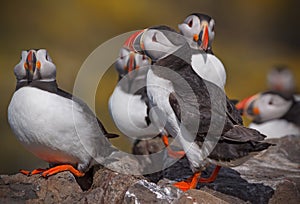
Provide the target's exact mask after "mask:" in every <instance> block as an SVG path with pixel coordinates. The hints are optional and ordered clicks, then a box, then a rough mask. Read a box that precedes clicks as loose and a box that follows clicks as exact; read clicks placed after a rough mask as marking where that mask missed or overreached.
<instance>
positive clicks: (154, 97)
mask: <svg viewBox="0 0 300 204" xmlns="http://www.w3.org/2000/svg"><path fill="white" fill-rule="evenodd" d="M138 41H139V43H135V44H136V45H141V46H140V47H139V50H140V52H143V53H146V55H147V56H149V57H150V58H151V59H155V63H154V66H152V67H151V68H150V69H149V71H148V74H147V95H148V98H149V104H150V106H151V108H155V109H156V110H157V111H160V114H163V115H165V116H166V119H167V122H166V126H165V129H166V130H167V131H168V133H169V134H170V135H172V136H173V137H176V139H177V138H178V140H179V142H180V143H181V145H182V147H183V150H184V152H185V153H186V156H187V158H188V160H189V162H190V166H191V169H192V170H193V172H194V173H195V174H194V176H193V177H192V178H191V180H189V181H186V182H185V181H182V182H178V183H176V184H175V186H176V187H178V188H180V189H182V190H188V189H190V188H195V187H196V185H197V183H198V181H199V177H200V176H201V171H203V169H204V168H205V167H206V166H207V165H208V163H212V164H215V165H219V166H227V167H228V166H236V165H239V164H241V163H242V162H244V161H246V160H247V159H248V158H249V157H250V156H252V155H254V154H257V153H259V152H260V151H262V150H265V149H267V148H268V147H269V146H270V144H269V143H265V142H263V140H264V138H265V136H264V135H262V134H260V133H259V132H258V131H256V130H253V129H249V128H246V127H244V126H242V125H241V117H240V114H239V112H238V111H237V110H236V109H235V108H234V105H233V104H231V102H230V101H229V100H228V98H227V97H226V95H225V93H224V91H223V89H222V88H220V87H219V86H218V85H216V84H214V83H212V82H210V81H208V80H206V79H203V78H202V77H201V76H200V75H199V74H198V73H197V72H196V71H195V70H194V68H193V67H192V66H191V63H190V61H191V57H192V54H193V52H194V51H191V48H190V45H189V44H188V43H186V40H185V39H184V38H183V37H182V36H181V35H178V34H177V33H175V32H174V30H173V29H171V28H169V27H167V26H156V27H151V28H148V29H146V30H144V31H143V34H142V36H141V37H140V38H139V39H138ZM199 52H200V51H199ZM202 57H203V58H204V61H203V62H204V63H205V62H207V60H205V59H208V58H207V54H206V53H203V52H202ZM228 107H230V108H228ZM216 123H217V124H216ZM222 123H223V124H224V127H223V126H222ZM210 125H212V127H210ZM214 125H217V126H214ZM213 126H214V127H213ZM220 126H222V127H221V128H220ZM207 136H208V137H207ZM213 143H214V144H213ZM214 145H215V146H214Z"/></svg>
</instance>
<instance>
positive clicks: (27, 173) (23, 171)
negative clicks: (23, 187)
mask: <svg viewBox="0 0 300 204" xmlns="http://www.w3.org/2000/svg"><path fill="white" fill-rule="evenodd" d="M44 171H46V169H34V170H33V171H26V170H23V169H21V170H20V173H22V174H24V175H27V176H31V175H35V174H40V173H42V172H44Z"/></svg>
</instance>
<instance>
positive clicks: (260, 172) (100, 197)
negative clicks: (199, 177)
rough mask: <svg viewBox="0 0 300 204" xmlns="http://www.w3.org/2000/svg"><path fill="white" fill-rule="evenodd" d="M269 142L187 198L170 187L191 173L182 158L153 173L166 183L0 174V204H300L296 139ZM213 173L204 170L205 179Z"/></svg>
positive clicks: (113, 176) (99, 175)
mask: <svg viewBox="0 0 300 204" xmlns="http://www.w3.org/2000/svg"><path fill="white" fill-rule="evenodd" d="M272 142H274V143H276V144H277V145H276V146H274V147H272V148H271V149H269V150H268V151H266V152H265V153H263V154H262V155H260V156H259V157H256V158H252V159H250V160H249V161H247V162H246V163H245V164H243V165H241V166H239V167H237V168H234V169H229V168H222V169H221V171H220V174H219V176H218V177H217V179H216V181H215V182H213V183H210V184H199V185H198V190H190V191H187V192H185V193H183V192H182V191H180V190H178V189H176V188H175V187H173V186H172V185H170V183H172V182H174V180H182V179H184V178H186V177H188V176H190V174H191V172H190V170H189V167H188V164H187V161H186V159H182V160H180V161H179V162H177V163H176V164H175V165H173V166H172V167H170V168H168V169H166V170H164V171H162V172H160V173H159V174H155V175H158V176H159V177H163V178H164V179H160V178H159V179H156V180H160V181H159V182H158V184H155V183H151V182H149V181H148V180H147V179H146V178H145V177H142V176H132V175H126V174H121V173H117V172H114V171H111V170H109V169H106V168H103V167H101V166H96V167H94V169H92V170H91V172H90V173H88V174H87V177H86V178H81V179H75V178H74V176H73V175H72V174H71V173H69V172H63V173H59V174H57V175H54V176H51V177H49V178H48V179H45V178H42V177H41V176H39V175H34V176H30V177H28V176H25V175H22V174H15V175H1V176H0V203H233V204H235V203H272V204H273V203H284V204H285V203H300V168H299V161H300V160H299V158H300V154H299V148H298V147H299V144H300V137H293V136H289V137H284V138H281V139H277V140H272ZM122 161H124V162H125V163H126V162H129V160H126V159H120V160H119V161H118V162H117V163H116V164H113V165H117V166H120V167H122V166H123V167H122V168H126V165H125V164H124V165H122V163H120V162H122ZM132 162H134V161H132ZM172 168H173V170H172ZM211 170H212V167H210V168H208V170H207V171H205V172H203V175H204V176H205V175H206V174H209V173H210V171H211ZM167 177H168V178H169V179H172V180H173V181H170V180H168V179H167ZM78 183H80V185H79V184H78ZM82 189H85V190H82Z"/></svg>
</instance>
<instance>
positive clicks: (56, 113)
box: [8, 49, 117, 177]
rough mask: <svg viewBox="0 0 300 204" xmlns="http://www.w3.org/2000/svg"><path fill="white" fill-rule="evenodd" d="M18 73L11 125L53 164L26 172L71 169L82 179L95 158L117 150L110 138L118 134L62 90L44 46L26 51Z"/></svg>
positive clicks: (44, 173) (45, 174) (46, 173)
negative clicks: (107, 129) (110, 131)
mask: <svg viewBox="0 0 300 204" xmlns="http://www.w3.org/2000/svg"><path fill="white" fill-rule="evenodd" d="M14 72H15V75H16V78H17V90H16V91H15V93H14V94H13V96H12V99H11V102H10V104H9V107H8V121H9V124H10V126H11V128H12V130H13V132H14V134H15V135H16V137H17V138H18V140H19V141H20V142H21V143H22V145H23V146H24V147H25V148H26V149H27V150H28V151H30V152H31V153H33V154H34V155H35V156H37V157H38V158H40V159H42V160H44V161H46V162H49V163H50V167H51V168H49V169H36V170H33V171H31V172H29V171H25V170H21V173H23V174H26V175H33V174H40V173H41V174H42V176H43V177H48V176H51V175H53V174H56V173H58V172H61V171H70V172H72V173H73V174H74V175H75V176H78V177H80V176H83V175H84V173H85V172H86V171H87V170H88V169H89V168H90V167H91V165H92V164H93V163H94V162H95V160H94V159H97V161H102V160H104V158H105V157H106V156H108V155H110V154H111V153H112V152H111V149H110V148H109V147H108V144H110V143H109V142H108V141H107V139H106V137H108V138H111V137H116V136H117V135H113V134H108V133H107V132H106V130H105V129H104V127H103V125H102V124H101V122H100V121H99V120H98V119H97V118H96V116H95V115H94V113H93V112H92V110H91V109H90V108H89V107H88V106H87V105H86V104H85V103H84V102H83V101H81V100H80V99H79V98H76V97H74V96H72V95H71V94H69V93H67V92H65V91H63V90H61V89H59V88H58V86H57V83H56V66H55V64H54V63H53V62H52V60H51V58H50V56H49V54H48V52H47V51H46V50H45V49H38V50H33V49H31V50H29V51H23V52H22V58H21V62H20V63H19V64H18V65H17V66H16V67H15V70H14Z"/></svg>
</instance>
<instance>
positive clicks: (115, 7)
mask: <svg viewBox="0 0 300 204" xmlns="http://www.w3.org/2000/svg"><path fill="white" fill-rule="evenodd" d="M299 8H300V1H296V0H294V1H293V0H285V1H283V0H264V1H261V0H252V1H240V0H226V1H225V0H209V1H208V0H185V1H174V0H164V1H155V0H151V1H150V0H148V1H141V0H127V1H123V2H122V3H121V2H120V1H117V0H110V1H99V0H89V1H80V0H64V1H50V0H44V1H34V0H27V1H16V0H10V1H9V3H3V2H2V3H1V6H0V25H1V27H0V83H1V85H0V90H1V92H0V97H1V103H0V116H1V118H0V119H1V121H0V132H1V135H0V138H1V139H0V174H3V173H9V174H10V173H15V172H17V171H18V170H19V169H20V168H24V169H33V168H37V167H45V166H46V164H45V163H44V162H43V161H41V160H39V159H37V158H35V157H34V156H33V155H31V154H30V153H29V152H27V151H26V150H25V149H24V148H23V147H22V146H21V144H19V142H18V141H17V139H16V138H15V137H14V135H13V134H12V132H11V130H10V127H9V125H8V122H7V107H8V104H9V102H10V98H11V96H12V95H13V92H14V89H15V83H16V80H15V77H14V74H13V68H14V66H15V65H16V64H17V63H18V62H19V59H20V53H21V50H24V49H29V48H46V49H47V50H48V51H49V53H50V56H51V57H52V59H53V61H54V62H55V64H56V65H57V69H58V70H57V79H58V83H59V85H60V87H61V88H63V89H65V90H67V91H69V92H71V91H72V89H73V84H74V80H75V77H76V74H77V72H78V70H79V69H80V66H81V65H82V63H83V62H84V60H85V59H86V58H87V57H88V56H89V54H90V53H91V52H92V51H93V50H94V49H95V48H97V47H98V46H99V45H100V44H101V43H103V42H105V41H106V40H108V39H110V38H112V37H115V36H117V35H119V34H122V33H125V32H129V31H132V30H137V29H142V28H145V27H149V26H152V25H158V24H166V25H169V26H171V27H174V28H176V29H177V25H178V23H180V22H182V21H183V20H184V19H185V17H186V16H187V15H189V14H190V13H192V12H204V13H207V14H209V15H211V16H212V17H213V18H214V19H215V21H216V28H215V31H216V38H215V42H214V44H213V47H214V53H215V55H217V56H218V57H219V58H220V59H221V60H222V62H223V63H224V65H225V67H226V69H227V76H228V80H227V85H226V91H227V94H228V96H229V97H232V98H237V99H241V98H243V97H246V96H248V95H250V94H253V93H256V92H258V91H261V90H264V89H265V88H266V80H265V79H266V73H267V71H268V70H269V69H270V68H271V66H272V65H276V64H286V65H288V66H289V67H290V69H291V70H292V71H293V72H294V74H295V77H296V81H297V87H300V83H299V77H300V70H299V67H300V56H299V54H300V40H299V37H300V21H299V19H300V13H299V11H298V10H299ZM99 66H101V65H99ZM87 80H88V79H87ZM116 82H117V75H116V72H115V71H114V69H113V67H112V68H110V69H109V70H108V72H107V73H106V74H105V76H104V78H103V80H102V81H101V83H100V85H99V88H98V92H97V97H96V104H97V114H98V116H99V118H100V119H101V120H102V122H103V123H104V125H105V127H106V128H107V129H108V130H109V131H111V132H118V131H117V129H116V128H115V126H114V124H113V122H112V120H111V119H110V116H109V113H108V109H107V101H108V98H109V95H110V94H111V93H112V90H113V88H114V86H115V84H116ZM45 125H46V124H45ZM114 144H115V145H117V146H119V147H120V148H121V149H122V150H126V151H129V150H130V143H129V142H128V141H127V140H126V138H124V137H122V138H120V139H118V140H114Z"/></svg>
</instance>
